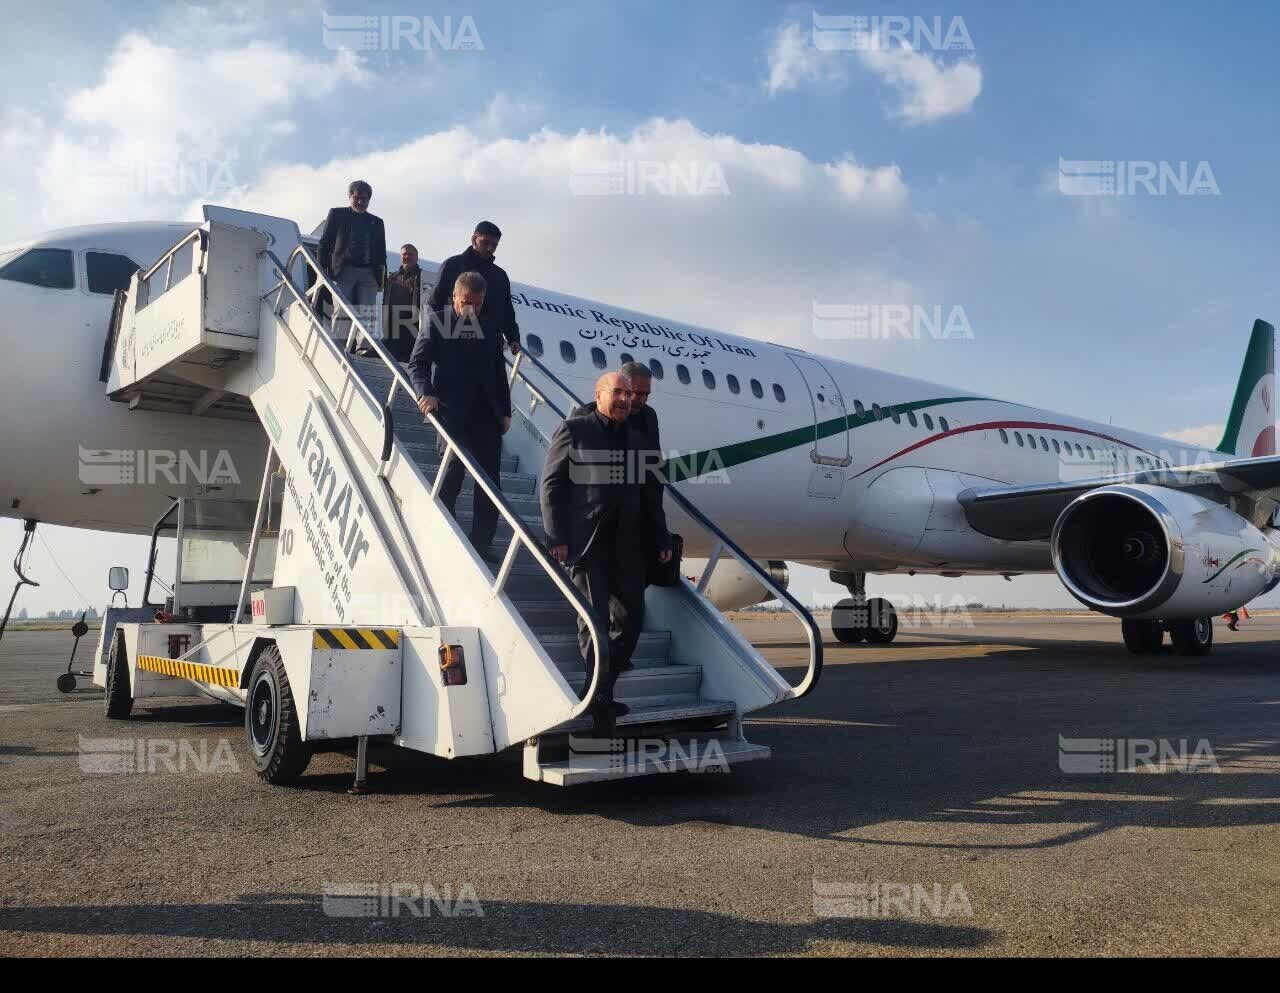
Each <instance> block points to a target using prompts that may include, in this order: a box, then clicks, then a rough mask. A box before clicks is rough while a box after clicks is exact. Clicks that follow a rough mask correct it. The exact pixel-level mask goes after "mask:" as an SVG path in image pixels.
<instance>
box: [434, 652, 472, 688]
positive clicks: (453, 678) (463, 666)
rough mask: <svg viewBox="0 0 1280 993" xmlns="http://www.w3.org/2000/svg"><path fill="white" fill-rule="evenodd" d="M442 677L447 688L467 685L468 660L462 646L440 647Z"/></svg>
mask: <svg viewBox="0 0 1280 993" xmlns="http://www.w3.org/2000/svg"><path fill="white" fill-rule="evenodd" d="M440 676H441V678H442V679H443V680H444V684H445V686H466V685H467V660H466V658H465V657H464V656H463V654H462V646H461V645H441V646H440Z"/></svg>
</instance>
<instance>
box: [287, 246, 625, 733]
mask: <svg viewBox="0 0 1280 993" xmlns="http://www.w3.org/2000/svg"><path fill="white" fill-rule="evenodd" d="M267 255H268V256H269V257H270V259H271V264H272V268H273V269H274V270H275V273H276V275H277V276H278V277H279V279H280V283H279V284H278V289H279V290H280V293H279V294H278V295H277V297H276V303H275V305H274V308H275V313H276V314H277V315H279V314H280V301H281V299H282V298H283V294H284V292H285V291H286V290H287V291H288V292H289V293H290V294H291V295H292V296H293V298H294V302H296V303H297V304H298V305H299V306H301V307H302V309H303V310H304V311H305V313H306V314H307V315H308V317H309V318H310V320H311V325H312V327H313V329H315V330H317V331H318V332H319V334H317V335H316V337H317V338H319V339H320V340H321V341H323V342H324V343H325V346H326V347H327V348H328V349H329V351H330V354H331V355H332V356H333V357H334V358H336V359H337V360H338V362H339V363H340V364H341V365H342V366H344V367H345V369H346V371H347V373H348V376H349V378H350V379H352V380H353V381H354V382H355V383H357V384H359V387H360V388H361V389H362V390H363V391H364V393H365V395H366V396H367V397H368V398H369V399H370V401H372V403H373V406H374V408H375V409H376V410H378V416H379V418H380V420H381V423H382V427H383V432H384V437H387V436H388V434H389V433H390V434H393V433H394V423H393V421H394V415H393V414H392V403H393V401H394V400H395V395H396V390H397V389H402V390H403V391H404V393H405V395H406V396H408V397H409V399H410V400H412V401H413V402H414V403H416V402H417V399H418V398H417V396H416V391H415V390H414V388H413V384H412V383H410V382H409V378H408V377H407V376H406V375H405V374H404V370H403V369H402V368H401V366H400V363H399V362H397V361H396V360H395V359H394V358H392V357H391V355H390V353H389V352H387V350H386V348H385V347H384V346H383V344H382V342H381V341H380V340H379V339H377V338H375V337H374V336H373V335H372V334H370V333H369V330H368V328H367V327H366V326H365V324H364V322H363V321H362V320H360V318H359V316H358V315H357V314H356V313H355V311H354V309H353V308H352V306H351V305H350V304H349V303H348V302H347V299H346V297H345V296H344V295H343V294H342V292H341V291H340V290H338V288H337V287H336V286H334V284H333V282H332V281H331V280H330V279H329V277H328V276H327V275H326V274H325V273H324V272H323V271H322V270H321V268H320V264H319V263H318V262H317V261H316V259H315V256H313V255H312V254H311V252H310V251H309V250H308V249H307V247H306V246H305V245H298V246H297V247H296V248H295V249H294V250H293V252H292V253H291V254H290V256H289V259H288V262H287V263H282V262H281V261H280V259H279V257H278V256H276V255H275V253H273V252H271V251H270V250H267ZM297 259H302V261H303V263H304V264H305V265H306V267H307V268H308V269H309V270H310V273H311V275H312V276H314V278H315V281H316V285H315V286H314V287H312V288H311V289H312V291H313V292H315V293H317V295H318V290H319V288H321V287H323V288H324V289H326V290H328V292H329V296H330V297H331V298H332V300H333V306H334V308H335V309H341V310H342V311H343V312H344V314H345V315H346V317H347V319H348V320H349V321H350V322H351V326H352V331H351V333H350V335H349V336H348V339H347V340H348V341H355V342H362V344H361V347H365V348H368V349H370V350H371V351H372V352H373V353H374V355H375V356H377V357H378V358H379V359H380V360H381V361H382V363H383V365H385V366H386V367H387V370H388V371H389V372H390V373H391V389H390V390H389V392H388V393H387V399H386V402H385V403H384V402H381V401H380V400H379V399H378V398H377V397H376V396H375V395H374V393H373V390H372V389H370V388H369V386H368V384H367V383H365V382H364V380H363V379H362V378H361V377H360V375H359V373H358V372H356V369H355V367H354V366H353V365H352V364H351V361H350V359H348V358H347V354H346V352H345V351H344V350H343V349H341V348H339V347H338V346H337V344H336V343H335V342H334V340H333V338H332V337H331V336H330V334H329V333H328V332H329V329H327V328H326V327H325V325H324V322H323V321H322V320H321V319H320V317H319V316H318V315H317V314H316V312H315V310H314V308H313V306H312V302H311V301H310V300H308V299H307V297H306V296H304V295H303V293H302V292H301V291H300V290H299V289H298V287H297V286H295V285H294V283H293V280H292V278H290V275H289V274H290V272H291V271H292V270H293V264H294V262H295V260H297ZM275 289H277V287H272V290H275ZM267 295H268V296H269V295H270V291H268V293H267ZM282 323H284V325H285V326H286V327H288V322H287V321H284V322H282ZM289 333H290V335H292V334H293V331H292V329H289ZM294 340H295V342H296V341H297V339H296V338H295V339H294ZM298 344H299V346H300V347H302V345H301V343H298ZM302 355H303V357H304V358H305V357H306V355H307V351H306V349H305V347H302ZM308 361H310V360H309V359H308ZM424 420H425V421H426V423H428V424H430V425H431V426H432V427H434V428H435V430H436V433H437V434H438V435H439V437H440V438H442V439H443V440H444V442H445V444H446V446H447V451H446V452H445V454H444V456H443V457H442V458H441V460H440V467H439V468H438V469H437V470H436V477H435V480H434V482H433V483H432V486H431V496H432V499H437V498H438V494H439V491H440V486H441V483H442V482H443V480H444V472H445V469H446V467H447V466H448V464H449V459H450V458H456V459H457V460H458V461H459V462H461V463H462V466H463V468H464V469H465V470H466V471H467V473H468V474H469V475H470V476H471V478H472V480H474V483H475V485H476V486H479V487H480V488H481V489H483V490H484V492H485V495H486V496H488V498H489V500H490V501H491V502H492V503H493V505H494V506H495V507H496V508H497V509H498V513H499V514H500V515H502V517H503V518H504V519H505V520H506V522H507V523H508V524H510V525H511V542H510V544H509V545H508V546H507V551H506V554H505V555H504V556H503V560H502V564H501V566H500V567H499V569H498V575H497V576H496V577H495V579H494V584H493V593H494V595H495V596H496V595H498V594H500V593H501V592H502V589H503V587H504V586H505V585H506V581H507V578H508V577H509V576H510V574H511V569H512V567H513V566H514V565H515V560H516V556H517V555H519V553H520V547H521V546H522V545H523V546H524V547H526V548H528V549H529V554H530V555H531V556H533V559H534V561H535V562H537V563H538V564H539V565H540V566H542V569H543V571H544V572H546V573H547V575H548V576H550V577H551V580H552V582H553V583H554V584H555V586H556V588H557V589H559V591H560V592H561V594H563V596H564V598H565V599H566V600H568V601H569V604H570V606H572V607H573V609H574V611H575V612H576V613H577V615H578V616H579V617H580V618H581V619H582V620H583V622H584V623H585V624H586V626H587V630H588V632H589V633H590V635H591V647H592V656H593V657H592V659H590V660H584V662H586V661H590V671H589V673H588V676H589V678H588V680H587V683H586V690H585V692H584V693H583V695H582V698H581V700H580V701H579V703H578V705H577V706H576V707H575V708H574V709H573V711H572V712H571V714H570V716H569V717H568V718H567V720H575V719H577V718H578V717H581V716H582V715H583V714H585V713H586V712H587V710H588V709H589V708H590V706H591V702H592V700H593V699H594V697H595V694H596V689H597V687H598V685H599V682H600V677H601V673H602V668H603V661H604V657H605V656H604V652H605V651H606V650H607V649H606V646H607V645H608V642H607V641H606V640H605V637H604V631H603V629H602V628H601V626H600V622H599V620H598V619H597V618H596V615H595V613H594V612H593V611H592V610H591V605H590V604H589V603H587V600H586V598H585V597H584V596H583V595H582V593H581V592H580V591H579V590H578V588H577V587H576V586H574V585H573V584H572V583H570V582H569V581H568V579H567V578H566V576H567V572H566V570H565V569H564V567H563V566H561V565H560V563H558V562H556V561H555V559H553V558H552V557H551V556H550V554H549V553H548V552H547V551H546V549H545V548H543V546H542V543H541V542H540V541H538V539H537V538H536V537H534V535H533V532H532V531H530V530H529V527H528V525H527V524H525V522H524V520H523V518H521V517H520V515H519V514H517V513H516V511H515V509H514V508H513V507H512V506H511V504H510V503H508V502H507V500H506V498H505V497H504V496H503V494H502V491H501V490H500V489H498V488H497V486H496V485H494V483H493V480H492V479H490V478H489V474H488V473H487V472H485V470H484V469H483V468H482V467H481V466H480V465H479V464H478V463H477V462H476V461H475V459H474V458H472V456H471V453H470V452H468V451H467V450H466V449H465V448H463V447H462V446H461V445H459V444H458V442H457V441H456V440H455V439H454V437H453V436H452V435H451V434H450V433H449V432H448V431H446V430H445V428H444V425H443V424H442V423H441V422H440V419H439V418H437V417H436V415H435V414H425V415H424ZM391 447H392V446H386V445H385V444H384V448H383V451H382V457H381V459H380V463H379V473H380V474H381V473H382V472H384V471H385V469H386V466H387V463H388V462H389V461H390V458H391V451H390V450H389V449H390V448H391Z"/></svg>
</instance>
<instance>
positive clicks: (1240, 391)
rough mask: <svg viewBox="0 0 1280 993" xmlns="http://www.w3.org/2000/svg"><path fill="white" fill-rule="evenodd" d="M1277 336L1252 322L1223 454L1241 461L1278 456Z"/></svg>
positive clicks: (1264, 324)
mask: <svg viewBox="0 0 1280 993" xmlns="http://www.w3.org/2000/svg"><path fill="white" fill-rule="evenodd" d="M1275 337H1276V329H1275V328H1274V327H1272V326H1271V325H1270V324H1268V323H1267V322H1266V321H1262V320H1258V321H1254V322H1253V334H1252V335H1251V336H1250V338H1249V349H1248V351H1246V352H1245V353H1244V368H1242V369H1241V370H1240V381H1239V382H1238V383H1237V384H1236V396H1235V400H1233V401H1232V403H1231V416H1230V417H1229V418H1227V429H1226V431H1224V432H1223V434H1222V440H1221V441H1220V442H1218V451H1220V452H1228V453H1230V454H1232V455H1237V456H1240V457H1242V458H1248V457H1250V456H1255V455H1275V454H1276V415H1275V400H1276V372H1275Z"/></svg>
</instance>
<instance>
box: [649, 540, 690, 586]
mask: <svg viewBox="0 0 1280 993" xmlns="http://www.w3.org/2000/svg"><path fill="white" fill-rule="evenodd" d="M683 556H684V539H683V538H681V537H680V536H679V535H678V534H673V535H672V536H671V560H670V561H669V562H659V561H658V559H657V557H656V556H655V557H654V558H653V559H651V560H650V562H649V575H648V580H649V585H650V586H676V585H678V584H679V582H680V559H681V558H683Z"/></svg>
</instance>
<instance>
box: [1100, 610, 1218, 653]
mask: <svg viewBox="0 0 1280 993" xmlns="http://www.w3.org/2000/svg"><path fill="white" fill-rule="evenodd" d="M1120 630H1121V632H1122V633H1123V634H1124V647H1125V648H1127V649H1129V651H1131V652H1133V653H1134V654H1135V655H1153V654H1155V653H1156V652H1159V651H1160V650H1161V649H1162V648H1163V647H1164V633H1165V632H1166V631H1168V632H1169V641H1170V642H1172V643H1173V653H1174V654H1175V655H1208V654H1209V652H1211V651H1212V650H1213V618H1212V617H1197V618H1194V619H1193V620H1181V621H1129V620H1123V621H1121V622H1120Z"/></svg>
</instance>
